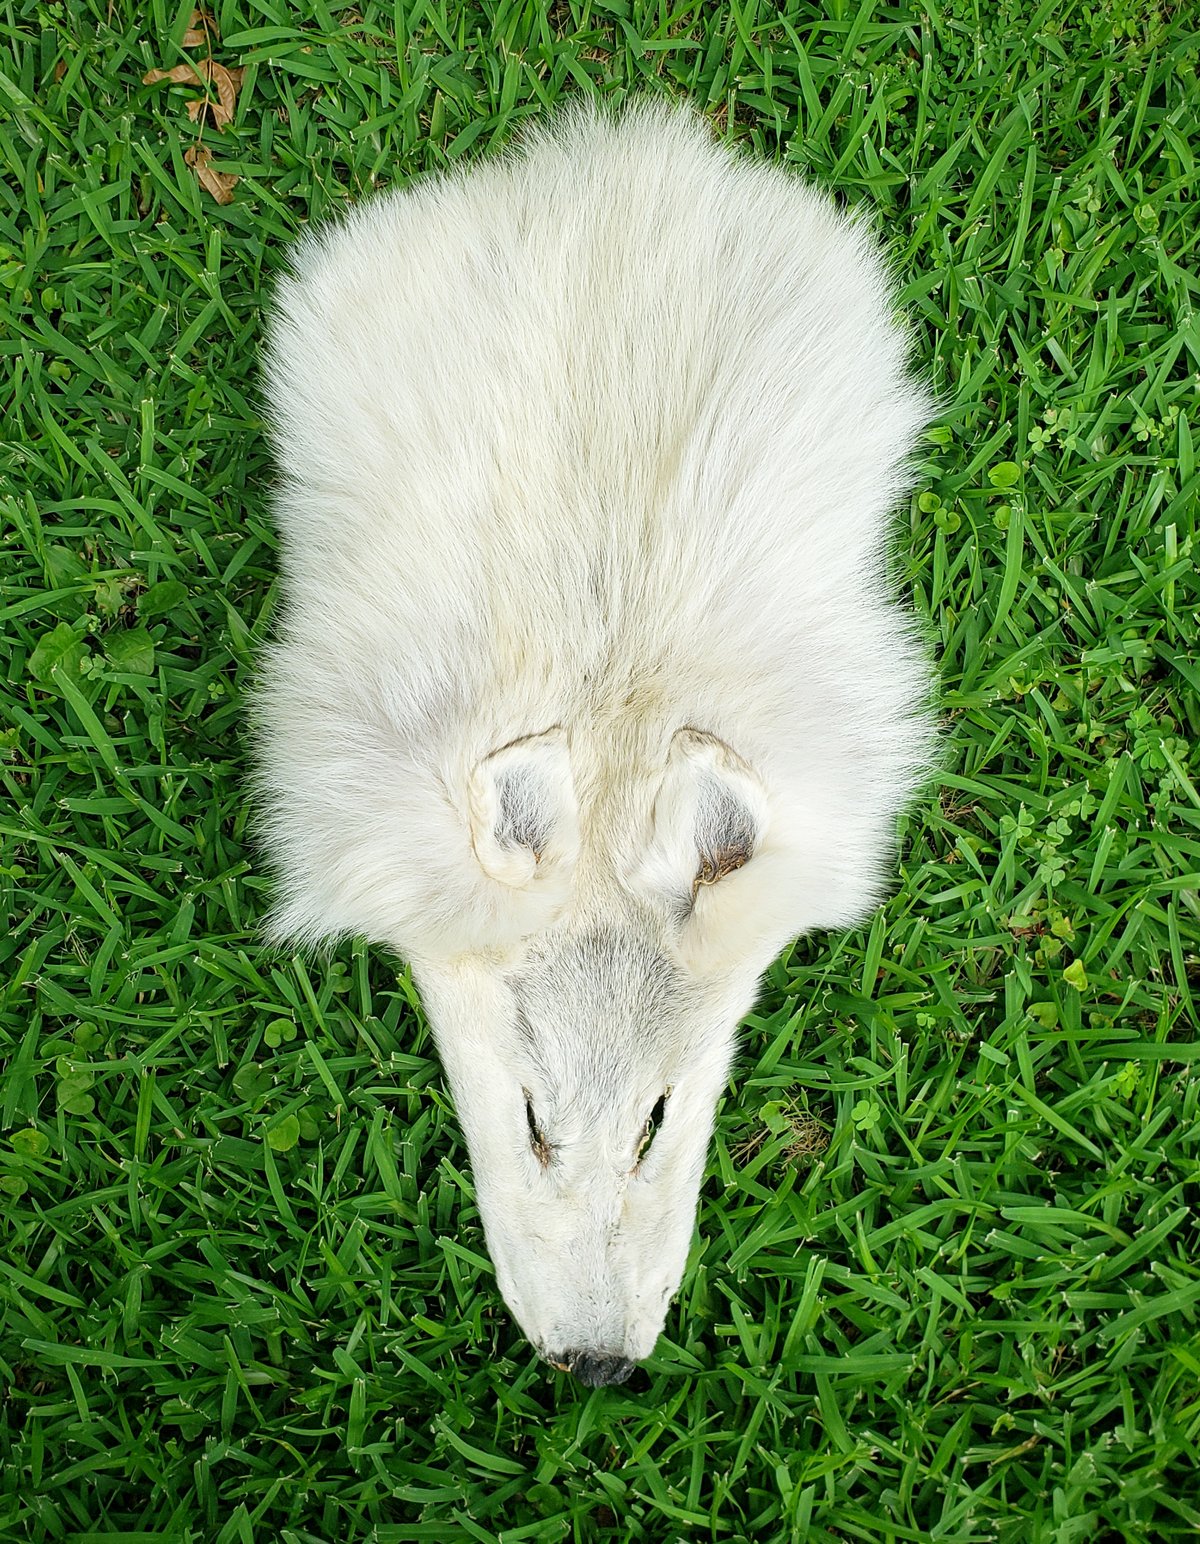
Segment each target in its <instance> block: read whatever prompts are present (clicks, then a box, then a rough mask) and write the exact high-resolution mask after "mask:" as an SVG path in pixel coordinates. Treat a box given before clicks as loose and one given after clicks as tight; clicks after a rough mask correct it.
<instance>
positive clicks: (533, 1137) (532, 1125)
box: [521, 1088, 554, 1169]
mask: <svg viewBox="0 0 1200 1544" xmlns="http://www.w3.org/2000/svg"><path fill="white" fill-rule="evenodd" d="M521 1092H522V1093H523V1094H524V1095H525V1120H526V1123H527V1124H528V1126H529V1145H530V1147H531V1148H532V1149H533V1156H534V1157H535V1158H536V1159H537V1161H538V1162H539V1163H540V1164H541V1166H542V1168H543V1169H544V1168H546V1167H547V1166H548V1165H549V1163H550V1159H551V1156H552V1155H553V1152H554V1149H553V1148H552V1147H551V1146H550V1143H549V1142H548V1141H547V1140H546V1137H545V1134H544V1133H543V1131H542V1128H541V1127H540V1126H539V1125H538V1123H537V1118H536V1117H535V1115H534V1113H533V1100H532V1099H531V1098H530V1095H529V1090H528V1089H527V1088H526V1089H522V1090H521Z"/></svg>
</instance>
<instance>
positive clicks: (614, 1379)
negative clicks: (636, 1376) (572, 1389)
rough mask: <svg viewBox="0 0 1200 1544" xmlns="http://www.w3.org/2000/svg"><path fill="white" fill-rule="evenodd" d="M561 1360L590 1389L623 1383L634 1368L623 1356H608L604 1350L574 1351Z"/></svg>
mask: <svg viewBox="0 0 1200 1544" xmlns="http://www.w3.org/2000/svg"><path fill="white" fill-rule="evenodd" d="M563 1361H564V1362H566V1363H567V1365H568V1367H569V1369H570V1371H571V1372H573V1373H574V1374H575V1376H576V1377H577V1378H578V1379H579V1381H580V1383H586V1384H587V1386H588V1388H590V1389H598V1388H603V1387H604V1385H605V1384H606V1383H624V1382H625V1379H626V1378H628V1376H629V1374H630V1373H631V1372H632V1371H633V1368H634V1364H633V1363H632V1362H630V1361H627V1360H626V1358H625V1357H623V1356H610V1355H609V1354H608V1353H607V1352H605V1351H576V1353H575V1354H574V1356H565V1357H564V1358H563Z"/></svg>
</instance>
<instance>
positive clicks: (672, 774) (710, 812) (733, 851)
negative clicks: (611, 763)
mask: <svg viewBox="0 0 1200 1544" xmlns="http://www.w3.org/2000/svg"><path fill="white" fill-rule="evenodd" d="M766 826H767V799H766V791H765V789H764V788H763V786H762V784H761V782H760V781H759V779H758V778H757V776H756V775H755V774H754V772H753V771H752V770H751V768H750V767H749V766H748V765H747V764H746V762H744V761H743V760H742V758H741V757H740V756H739V755H738V754H737V752H736V751H734V750H732V749H731V748H730V747H729V746H728V745H726V744H725V743H724V742H723V741H722V740H718V739H717V738H716V737H715V736H714V735H710V734H705V733H703V732H701V731H700V730H697V729H680V730H679V731H678V732H677V733H676V734H675V736H674V738H673V739H672V741H671V747H670V750H669V752H668V755H667V768H666V772H665V773H664V776H663V780H662V783H661V785H660V786H659V790H658V793H657V795H656V796H655V800H654V809H653V814H652V832H651V837H650V845H649V850H648V851H647V853H646V856H645V859H644V861H643V863H642V865H641V867H640V869H639V871H638V876H637V879H638V882H639V883H640V884H641V885H643V886H645V887H647V888H649V889H652V890H654V891H656V892H657V893H658V894H659V895H661V896H662V897H663V898H664V899H669V900H672V901H673V902H674V903H675V904H676V906H677V907H678V908H679V910H680V912H681V914H683V915H685V916H686V915H687V914H689V913H690V912H691V910H692V907H693V906H694V904H695V902H696V899H697V897H698V895H699V894H700V891H701V889H702V888H704V887H705V886H709V885H716V884H719V883H720V881H721V880H722V879H724V878H725V876H726V875H728V874H732V873H734V872H736V870H738V869H740V868H742V867H744V866H745V865H746V864H747V863H749V861H750V860H751V858H752V857H753V856H754V852H755V849H756V848H757V847H758V845H759V844H760V842H761V841H762V838H763V835H764V833H765V831H766Z"/></svg>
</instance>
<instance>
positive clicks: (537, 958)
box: [415, 730, 780, 1384]
mask: <svg viewBox="0 0 1200 1544" xmlns="http://www.w3.org/2000/svg"><path fill="white" fill-rule="evenodd" d="M651 795H652V796H651V797H650V798H649V799H648V800H647V801H646V806H647V807H646V818H645V819H644V820H643V821H640V822H639V821H638V820H636V819H634V820H633V821H632V827H633V829H631V830H627V831H626V832H625V833H624V834H623V837H621V838H618V835H617V833H616V831H615V829H614V827H613V823H612V822H609V823H608V825H607V830H605V826H606V823H605V822H604V821H603V820H597V821H592V820H589V821H587V822H585V823H584V824H585V825H587V826H589V827H590V826H592V825H599V826H600V827H601V828H602V833H603V834H602V836H601V838H600V842H599V847H600V848H601V849H603V850H597V846H596V844H591V843H581V841H580V824H581V823H580V818H579V811H578V807H577V803H576V794H575V786H574V780H573V778H572V776H571V767H570V759H569V757H568V755H567V750H566V745H565V740H564V738H563V737H562V736H561V735H560V734H558V733H552V734H550V735H543V736H538V737H535V738H534V739H531V740H526V741H522V742H519V743H518V744H516V745H513V746H509V747H506V748H505V749H504V750H503V751H501V752H499V753H497V754H495V755H494V756H492V757H489V758H486V760H485V761H484V762H483V763H481V765H480V766H479V767H478V768H477V769H476V770H475V772H474V774H473V776H472V778H471V780H470V820H471V837H472V848H473V851H474V854H475V857H476V860H477V861H478V863H479V864H480V866H481V867H482V868H483V870H484V873H485V875H486V876H487V877H488V878H489V879H490V880H491V881H492V882H493V883H495V884H498V885H503V886H506V887H508V889H509V890H510V892H511V898H512V906H513V908H514V909H515V912H516V913H517V915H518V916H519V915H520V913H521V909H522V907H523V906H528V908H529V915H530V917H531V918H536V919H538V921H539V922H542V921H544V917H545V912H544V910H543V907H544V904H545V901H544V896H542V895H539V894H538V892H539V891H541V890H545V891H549V892H550V893H552V894H555V895H557V896H558V898H559V903H560V908H561V909H560V912H559V914H558V915H557V917H556V918H555V920H554V921H553V922H552V923H550V924H549V925H542V926H539V927H538V928H537V930H536V931H533V932H531V933H528V934H526V935H524V936H521V937H519V938H518V939H517V941H516V942H515V943H513V944H512V946H510V947H508V948H505V949H502V950H481V951H479V952H475V953H468V954H466V955H463V956H460V957H459V958H457V959H455V960H453V961H450V962H446V961H441V962H435V961H431V960H425V961H422V962H418V963H417V964H416V965H415V972H416V977H417V982H418V986H419V987H420V990H421V993H422V998H423V1001H424V1003H425V1006H426V1009H427V1012H428V1014H429V1017H430V1022H431V1024H432V1025H433V1028H434V1032H435V1036H436V1038H437V1041H438V1045H439V1049H440V1052H441V1055H442V1059H443V1062H444V1065H445V1067H446V1070H447V1073H448V1076H449V1079H450V1083H451V1087H452V1090H453V1093H454V1098H455V1103H456V1106H457V1109H458V1112H459V1117H460V1119H461V1121H462V1125H463V1129H464V1132H465V1134H466V1138H467V1144H468V1148H469V1150H470V1154H471V1159H472V1172H473V1175H474V1180H475V1185H476V1191H477V1196H478V1200H479V1205H480V1209H481V1212H482V1215H483V1222H484V1228H485V1232H486V1235H487V1242H488V1248H489V1251H490V1253H491V1256H492V1260H493V1262H494V1264H495V1267H496V1275H497V1280H498V1283H499V1286H500V1290H501V1292H502V1294H503V1296H504V1299H505V1301H506V1303H507V1304H508V1306H509V1308H510V1309H511V1310H512V1312H513V1314H514V1316H515V1317H516V1319H517V1321H518V1323H519V1324H520V1325H521V1327H522V1329H523V1330H524V1331H525V1333H526V1335H527V1336H528V1337H529V1339H530V1340H531V1342H532V1343H533V1344H534V1346H535V1347H536V1348H537V1350H538V1351H539V1353H540V1354H541V1355H542V1356H543V1357H545V1358H546V1360H547V1361H549V1362H551V1363H553V1364H554V1365H556V1366H559V1367H562V1368H567V1369H570V1370H571V1371H573V1372H574V1373H576V1375H577V1376H579V1377H580V1378H581V1379H582V1380H583V1381H584V1382H585V1383H590V1384H601V1383H613V1382H619V1381H621V1379H623V1378H624V1377H626V1376H627V1375H628V1373H629V1372H630V1371H631V1370H632V1367H633V1365H634V1363H636V1362H637V1361H639V1360H640V1359H642V1358H643V1357H645V1356H647V1355H649V1353H650V1352H651V1350H652V1349H653V1346H654V1343H655V1341H656V1340H657V1338H658V1335H659V1333H660V1331H661V1329H662V1327H663V1323H664V1320H665V1317H666V1312H667V1308H668V1304H669V1302H670V1299H671V1297H672V1295H673V1294H674V1292H675V1291H676V1290H677V1288H678V1287H679V1284H680V1281H681V1278H682V1276H683V1271H684V1266H685V1264H686V1261H687V1255H688V1249H689V1245H690V1242H691V1236H692V1228H693V1223H694V1218H695V1211H696V1203H697V1197H698V1194H699V1188H700V1182H701V1178H702V1175H703V1171H704V1162H705V1155H706V1151H707V1147H708V1141H709V1137H710V1134H711V1131H712V1124H713V1115H714V1111H715V1107H716V1103H717V1100H718V1097H719V1095H720V1093H721V1090H722V1088H723V1087H724V1084H725V1081H726V1078H727V1075H728V1071H729V1063H730V1058H731V1055H732V1049H733V1044H734V1031H735V1028H736V1025H737V1022H738V1020H739V1019H740V1018H741V1016H742V1015H743V1014H744V1013H745V1012H746V1010H747V1009H748V1008H749V1006H750V1004H751V1002H752V1000H753V996H754V992H755V986H756V982H757V977H758V973H759V971H760V970H761V968H762V966H763V965H764V964H765V963H766V960H767V959H769V958H770V956H771V954H772V953H773V952H774V950H775V949H776V948H777V947H778V945H779V942H780V940H779V939H775V938H771V939H769V940H768V939H763V938H761V937H757V945H758V946H757V948H754V949H747V948H746V947H744V946H743V947H741V948H738V949H736V951H735V954H733V955H731V954H730V952H729V951H728V949H727V948H725V947H724V946H723V945H722V947H720V948H717V947H716V941H717V940H718V939H720V940H722V941H726V940H727V939H728V938H729V936H730V935H731V934H732V935H733V937H734V939H735V942H736V941H737V928H736V927H733V926H732V925H731V924H732V920H733V918H734V917H735V916H736V914H737V913H738V912H739V911H740V910H742V909H744V908H745V907H746V906H750V907H751V908H752V909H753V906H754V900H753V897H752V896H751V894H750V893H749V881H751V879H752V877H753V870H754V867H755V864H756V863H757V862H758V861H759V858H758V851H759V848H760V847H761V846H762V844H763V841H764V838H765V834H766V827H767V800H766V796H765V793H764V790H763V789H762V787H761V785H760V784H759V782H758V780H757V778H756V777H755V776H754V774H753V773H752V772H751V770H750V769H749V767H747V766H746V765H745V763H743V762H742V761H741V760H740V759H739V758H738V757H737V756H736V755H735V754H734V753H733V752H732V751H731V750H730V749H729V748H728V747H726V746H724V745H723V744H722V743H721V742H720V741H718V740H716V739H714V738H712V737H711V736H708V735H705V734H701V733H697V732H696V731H692V730H683V731H680V732H679V733H678V734H676V735H675V737H674V739H673V741H672V742H671V745H670V750H669V754H668V756H667V758H666V766H665V770H662V771H661V776H660V780H659V782H658V786H657V788H656V789H652V790H651ZM739 891H740V893H739ZM744 943H745V940H743V945H744Z"/></svg>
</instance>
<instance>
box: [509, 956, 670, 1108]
mask: <svg viewBox="0 0 1200 1544" xmlns="http://www.w3.org/2000/svg"><path fill="white" fill-rule="evenodd" d="M511 986H512V989H513V995H514V998H515V1001H516V1007H517V1027H518V1031H519V1034H520V1037H521V1042H522V1045H521V1049H522V1051H523V1052H524V1053H525V1054H527V1055H528V1056H529V1057H530V1058H531V1059H532V1060H533V1061H534V1063H535V1064H536V1065H537V1066H538V1068H539V1069H540V1070H541V1071H542V1072H543V1073H544V1074H545V1075H546V1076H547V1077H548V1078H549V1079H550V1081H551V1082H552V1084H553V1085H554V1086H555V1087H556V1088H557V1089H559V1090H560V1091H561V1092H564V1093H566V1092H568V1091H569V1092H571V1093H573V1094H579V1093H583V1092H585V1091H587V1090H591V1089H595V1090H598V1091H603V1090H605V1089H609V1090H611V1088H612V1086H613V1083H614V1081H619V1082H621V1083H628V1082H630V1080H636V1081H638V1082H640V1081H642V1080H643V1079H644V1078H645V1077H647V1076H650V1077H654V1076H666V1074H667V1072H668V1070H669V1067H670V1065H671V1063H672V1062H673V1061H675V1060H677V1059H678V1056H679V1054H680V1050H681V1045H680V1028H681V1018H682V1010H683V1007H684V994H683V987H684V980H683V977H682V976H681V975H680V973H679V971H678V970H677V969H676V967H675V966H674V965H673V964H672V963H671V961H670V960H668V959H667V958H666V956H665V955H663V954H662V953H661V952H660V951H659V950H658V949H657V948H656V947H655V946H654V944H653V943H652V942H650V941H649V940H647V939H646V938H644V937H640V936H638V935H636V934H634V933H632V932H626V931H623V930H618V929H613V930H595V931H590V932H586V933H582V934H577V935H563V936H561V937H560V938H557V939H554V940H548V941H547V942H546V943H545V944H544V945H543V946H542V947H541V948H540V949H539V951H538V953H537V954H536V956H534V957H533V958H531V959H530V960H529V962H528V963H527V964H526V966H525V967H524V968H523V969H522V970H521V971H520V972H518V973H517V974H516V975H515V976H514V977H513V978H512V980H511Z"/></svg>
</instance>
